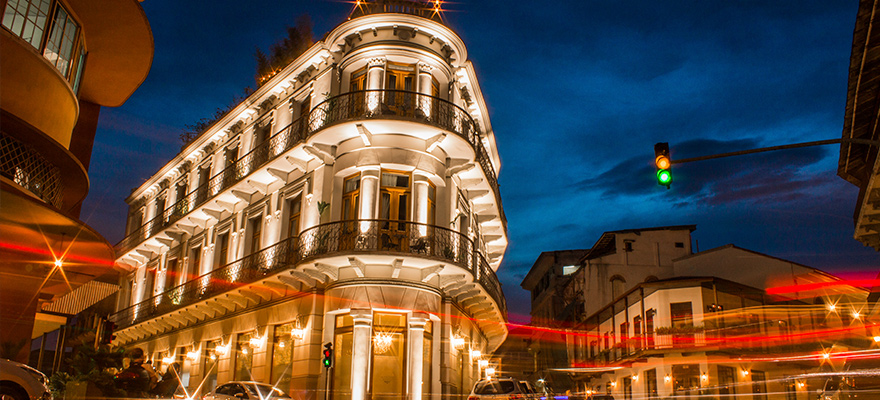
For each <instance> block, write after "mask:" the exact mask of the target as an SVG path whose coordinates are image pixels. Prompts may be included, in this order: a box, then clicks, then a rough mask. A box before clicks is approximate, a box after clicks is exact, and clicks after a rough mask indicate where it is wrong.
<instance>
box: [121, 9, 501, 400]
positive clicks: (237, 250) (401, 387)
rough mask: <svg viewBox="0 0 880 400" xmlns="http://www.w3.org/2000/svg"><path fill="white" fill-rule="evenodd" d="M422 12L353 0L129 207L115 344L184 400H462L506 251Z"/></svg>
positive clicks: (491, 153) (429, 18)
mask: <svg viewBox="0 0 880 400" xmlns="http://www.w3.org/2000/svg"><path fill="white" fill-rule="evenodd" d="M433 7H434V5H433V3H425V2H416V1H394V2H392V1H375V2H359V3H358V5H357V6H356V7H355V10H354V12H353V13H352V14H351V16H350V18H349V19H348V20H347V21H345V22H344V23H342V24H341V25H339V26H338V27H336V28H335V29H333V30H332V31H331V32H329V33H328V34H327V35H326V36H325V37H324V39H323V40H321V41H319V42H317V43H315V44H314V45H313V46H312V47H311V48H309V49H308V50H307V51H305V53H303V54H302V55H300V56H299V57H298V58H297V59H296V60H295V61H293V62H292V63H291V64H289V65H287V66H286V67H284V68H283V69H281V70H280V71H278V72H277V73H276V74H275V75H274V76H272V77H271V78H269V79H268V80H267V81H266V82H265V83H264V84H263V85H262V86H261V87H260V88H259V89H258V90H256V91H255V92H254V93H253V94H252V95H250V96H249V97H248V98H246V99H245V100H244V101H242V102H241V103H240V104H238V105H237V106H236V107H235V108H233V109H232V110H231V111H229V112H228V113H227V114H226V115H225V116H223V117H221V118H219V119H218V120H217V121H216V122H215V123H214V124H213V125H212V126H210V127H209V128H208V129H206V130H205V131H204V132H203V133H202V134H201V135H200V136H199V137H198V138H196V139H195V140H194V141H192V142H191V143H190V144H189V145H188V146H186V147H185V148H184V149H183V150H182V152H181V153H180V154H179V155H178V156H177V157H175V158H174V159H173V160H171V161H169V162H168V163H167V164H165V166H163V167H162V168H161V169H160V170H159V171H158V172H157V173H156V174H155V175H153V176H152V177H151V178H150V179H148V180H147V181H146V182H145V183H144V184H143V185H141V186H140V187H138V188H136V189H135V190H134V191H133V192H132V194H131V196H130V197H129V198H128V199H127V202H128V203H129V204H130V216H129V221H128V228H127V236H126V237H125V238H124V239H123V240H122V241H121V242H120V243H119V244H117V247H116V251H117V256H118V258H117V264H119V265H121V266H124V267H125V268H127V269H128V270H130V271H131V273H130V275H129V276H128V277H127V278H126V279H125V280H124V282H123V285H122V286H123V289H122V295H121V296H120V302H119V305H118V309H119V311H118V312H117V313H116V314H114V315H113V316H112V319H113V320H114V322H115V323H116V324H117V331H116V335H117V337H116V339H115V342H114V344H116V345H120V346H124V347H133V346H137V347H141V348H143V349H144V350H145V351H146V352H147V353H148V354H149V355H150V357H151V358H152V359H153V360H154V365H157V364H159V365H160V370H161V369H163V367H162V366H161V365H162V364H164V365H167V364H168V363H171V362H175V361H177V362H180V363H181V365H182V366H183V368H182V379H183V381H184V384H185V386H186V387H187V388H188V390H189V392H190V393H191V394H192V393H199V392H200V393H205V392H206V391H208V390H210V389H212V388H214V387H216V386H217V385H218V384H223V383H224V382H228V381H235V380H255V381H261V382H265V383H270V384H273V385H278V387H279V388H282V389H284V390H285V391H289V392H290V393H291V395H292V396H295V397H297V398H304V399H319V398H324V397H323V396H324V391H325V390H326V389H329V390H330V394H329V397H327V398H328V399H337V400H339V399H352V400H363V399H367V398H370V399H385V398H389V399H390V398H395V399H399V398H407V399H440V398H448V396H452V395H461V394H464V395H466V394H467V393H469V391H470V389H471V387H472V385H473V382H474V381H475V380H476V379H479V377H480V376H481V374H485V373H486V371H485V370H486V368H487V367H488V366H487V365H486V363H485V361H486V356H487V355H489V354H491V353H492V352H493V351H494V350H495V349H496V348H497V347H498V346H499V345H500V344H501V343H502V342H503V341H504V340H505V338H506V336H507V327H506V324H505V323H506V321H507V311H506V304H505V300H504V296H503V293H502V291H501V285H500V283H499V281H498V278H497V276H496V275H495V271H496V270H497V269H498V266H499V264H500V262H501V259H502V257H503V255H504V251H505V249H506V247H507V240H508V239H507V229H506V220H505V216H504V212H503V209H502V206H501V197H500V192H499V189H498V181H497V174H498V171H499V167H500V161H499V156H498V152H497V148H496V145H495V138H494V132H493V130H492V125H491V123H490V122H489V118H488V110H487V107H486V104H485V102H484V100H483V96H482V93H481V91H480V86H479V84H478V82H477V77H476V74H475V72H474V68H473V66H472V64H471V62H470V61H469V60H468V57H467V51H466V48H465V46H464V43H462V40H461V39H460V38H459V37H458V35H456V33H455V32H453V31H452V30H450V29H449V27H447V26H446V25H445V24H444V23H443V21H442V20H441V18H440V16H439V14H438V13H437V10H436V9H434V8H433ZM328 343H330V344H332V348H333V355H332V357H331V360H330V361H332V368H325V367H324V365H323V358H324V355H323V349H324V347H325V345H326V344H328ZM481 361H482V362H481Z"/></svg>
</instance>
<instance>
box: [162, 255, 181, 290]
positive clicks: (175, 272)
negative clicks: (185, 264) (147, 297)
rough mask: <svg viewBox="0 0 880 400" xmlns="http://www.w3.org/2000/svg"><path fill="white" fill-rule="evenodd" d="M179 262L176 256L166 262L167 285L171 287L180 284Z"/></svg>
mask: <svg viewBox="0 0 880 400" xmlns="http://www.w3.org/2000/svg"><path fill="white" fill-rule="evenodd" d="M178 264H179V262H178V260H177V259H176V258H172V259H170V260H168V261H166V262H165V282H166V283H165V285H166V287H167V288H169V289H170V288H173V287H175V286H177V285H180V265H178Z"/></svg>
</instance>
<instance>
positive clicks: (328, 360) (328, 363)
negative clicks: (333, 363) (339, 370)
mask: <svg viewBox="0 0 880 400" xmlns="http://www.w3.org/2000/svg"><path fill="white" fill-rule="evenodd" d="M324 366H325V367H329V366H330V359H329V358H325V359H324Z"/></svg>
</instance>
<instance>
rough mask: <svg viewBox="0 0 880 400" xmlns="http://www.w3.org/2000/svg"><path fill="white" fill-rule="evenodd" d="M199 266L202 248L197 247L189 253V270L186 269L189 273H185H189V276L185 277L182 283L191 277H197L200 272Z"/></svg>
mask: <svg viewBox="0 0 880 400" xmlns="http://www.w3.org/2000/svg"><path fill="white" fill-rule="evenodd" d="M201 264H202V247H201V246H199V247H195V248H193V249H191V250H190V252H189V268H188V270H189V271H187V272H188V273H189V276H187V277H186V278H185V280H184V281H187V280H190V279H192V277H196V276H199V275H200V273H201V271H200V269H201Z"/></svg>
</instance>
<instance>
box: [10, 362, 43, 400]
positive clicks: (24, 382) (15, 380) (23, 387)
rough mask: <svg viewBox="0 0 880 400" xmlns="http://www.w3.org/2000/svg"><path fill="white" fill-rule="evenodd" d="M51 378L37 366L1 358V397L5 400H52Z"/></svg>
mask: <svg viewBox="0 0 880 400" xmlns="http://www.w3.org/2000/svg"><path fill="white" fill-rule="evenodd" d="M48 384H49V379H48V378H46V375H45V374H43V373H42V372H40V371H38V370H37V369H36V368H32V367H30V366H27V365H24V364H22V363H19V362H15V361H12V360H6V359H2V358H0V398H2V399H3V400H52V392H50V391H49V386H48Z"/></svg>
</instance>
